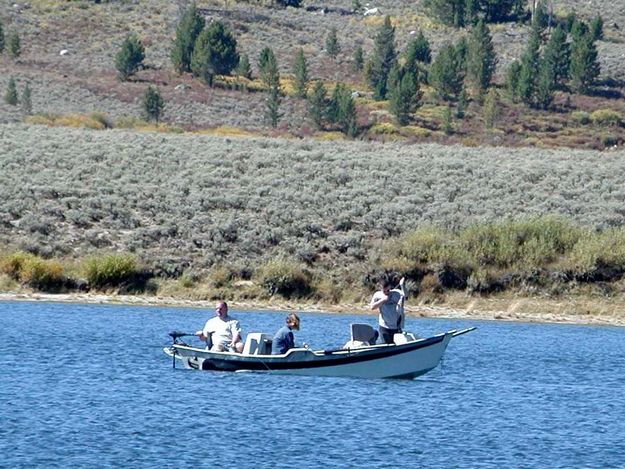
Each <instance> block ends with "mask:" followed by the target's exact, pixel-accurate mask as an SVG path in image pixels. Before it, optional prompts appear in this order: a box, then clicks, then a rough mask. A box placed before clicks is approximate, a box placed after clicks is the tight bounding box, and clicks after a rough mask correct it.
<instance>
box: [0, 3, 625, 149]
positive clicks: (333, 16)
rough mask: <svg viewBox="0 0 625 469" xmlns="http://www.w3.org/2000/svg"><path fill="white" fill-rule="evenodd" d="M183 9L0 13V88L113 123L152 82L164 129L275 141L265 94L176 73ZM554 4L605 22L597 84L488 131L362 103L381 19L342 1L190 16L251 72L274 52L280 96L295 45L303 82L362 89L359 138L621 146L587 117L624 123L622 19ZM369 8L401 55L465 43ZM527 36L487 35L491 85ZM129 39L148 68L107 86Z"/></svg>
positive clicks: (406, 16)
mask: <svg viewBox="0 0 625 469" xmlns="http://www.w3.org/2000/svg"><path fill="white" fill-rule="evenodd" d="M185 3H186V2H166V1H164V0H151V1H134V2H117V1H113V2H110V3H102V4H95V3H93V2H88V1H72V2H67V1H53V0H47V1H33V2H29V3H23V4H22V3H13V4H9V3H5V4H4V5H3V6H2V10H0V20H1V21H2V22H3V24H4V25H5V30H6V31H7V34H8V33H9V32H11V31H19V33H20V35H21V38H22V49H23V53H22V55H21V56H20V58H19V59H18V60H17V61H15V62H14V61H11V60H10V59H8V58H7V57H6V55H5V56H3V57H2V59H0V72H1V73H0V90H4V89H5V88H6V84H7V81H8V79H9V77H10V76H13V77H15V79H16V80H17V82H18V88H22V87H23V86H24V84H25V83H26V82H29V83H30V86H31V88H32V90H33V97H32V100H33V112H34V113H38V114H52V115H67V114H76V113H78V114H91V113H93V112H98V113H101V114H104V115H106V116H107V117H108V118H109V120H110V121H111V122H115V121H117V120H118V119H120V118H122V117H123V116H128V115H131V116H136V115H138V114H139V101H140V96H141V94H142V93H143V91H144V90H145V88H146V86H147V84H153V85H157V86H159V88H160V89H161V91H162V93H163V96H164V98H165V101H166V103H167V105H166V111H165V121H166V122H167V123H169V124H171V125H174V126H178V127H182V128H185V129H205V128H222V129H221V132H225V133H232V130H229V129H230V128H237V129H245V130H246V131H249V132H253V133H256V134H271V135H275V133H276V132H274V131H270V130H269V129H268V127H267V126H266V124H265V122H264V119H263V117H264V101H265V93H262V92H249V91H240V90H232V89H228V88H229V87H230V85H228V84H224V83H222V85H219V86H218V87H216V88H208V87H206V86H205V85H202V84H200V83H199V82H198V81H197V80H193V79H192V78H191V77H190V76H188V75H183V76H180V75H177V74H176V73H174V72H173V69H172V66H171V63H170V60H169V51H170V47H171V42H172V39H173V37H174V31H175V26H176V24H177V20H178V18H179V16H180V12H181V11H182V9H183V6H184V4H185ZM553 3H554V14H555V15H556V16H558V17H560V18H563V17H565V16H566V14H567V13H569V12H570V11H572V10H575V11H576V12H577V13H578V15H579V16H580V17H581V18H583V19H585V20H587V21H588V20H590V18H592V17H593V16H594V15H596V14H597V13H600V14H601V15H603V18H604V19H605V39H604V40H602V41H599V43H598V49H599V58H600V62H601V68H602V74H601V83H600V86H599V87H598V88H597V92H596V93H595V94H594V95H592V96H580V95H570V94H568V93H563V92H559V93H558V94H557V95H556V101H555V106H554V109H553V111H554V112H546V111H536V110H528V109H527V108H525V107H523V106H521V105H519V104H515V103H513V102H511V101H509V100H506V99H504V100H503V102H502V104H501V106H502V112H503V115H502V117H501V119H499V120H498V122H497V124H496V126H495V128H494V129H486V128H485V126H484V119H483V110H482V107H481V106H480V105H479V104H478V103H471V104H470V105H469V108H468V111H467V114H466V117H465V118H463V119H455V120H454V122H453V125H452V132H451V133H446V132H444V129H443V127H444V126H443V119H444V118H443V111H444V108H445V106H441V104H440V102H438V101H437V100H436V98H435V96H434V93H433V91H432V90H431V89H429V88H426V89H425V99H424V105H423V107H422V108H421V109H420V110H419V111H418V112H417V114H416V119H415V122H414V123H413V124H412V125H411V126H408V127H405V128H399V127H397V126H396V125H394V124H393V119H392V117H391V116H390V115H389V113H388V112H387V111H386V110H385V105H384V104H383V103H376V102H374V101H372V100H371V99H370V97H369V90H368V89H367V86H366V84H365V83H364V82H363V78H362V76H361V75H360V74H357V73H355V72H354V71H353V70H352V66H351V57H352V53H353V51H354V49H355V47H356V46H357V45H362V47H363V49H364V51H365V54H369V53H371V51H372V49H373V39H372V38H373V36H374V35H375V31H376V29H377V27H378V26H379V24H380V22H381V21H382V16H367V17H365V16H364V15H363V14H362V13H361V12H360V13H356V12H353V11H352V2H351V0H342V1H333V2H314V1H309V2H304V8H299V9H294V8H287V9H281V8H277V7H271V6H270V5H269V2H249V3H248V2H237V1H232V0H231V1H223V2H222V1H199V2H198V6H199V7H200V9H201V11H202V13H203V14H204V16H205V17H206V18H207V20H211V19H219V20H221V21H224V22H225V23H226V24H228V25H229V26H230V27H231V28H232V30H233V31H234V33H235V35H236V37H237V40H238V42H239V49H240V51H241V52H244V53H247V54H248V55H249V57H250V60H251V62H252V66H253V68H255V67H256V61H257V57H258V55H259V52H260V50H261V49H262V47H264V46H266V45H271V47H272V48H273V49H274V50H275V52H276V55H277V58H278V61H279V64H280V68H281V72H282V74H283V76H284V78H285V81H284V82H283V90H284V91H285V92H288V75H289V74H290V73H291V72H292V70H291V67H292V63H293V61H294V58H295V53H296V51H297V50H298V49H299V48H300V47H301V48H302V49H303V50H304V53H305V55H306V57H307V60H308V63H309V69H310V76H311V78H315V79H321V80H323V81H324V82H325V83H326V84H327V85H328V86H329V87H332V86H333V84H334V83H335V82H336V81H342V82H346V83H347V84H349V85H350V86H351V88H352V89H354V90H357V91H359V92H360V93H361V95H362V96H363V97H362V98H360V99H359V100H358V102H357V105H358V114H359V125H360V126H361V130H362V134H361V138H363V139H378V140H380V139H382V140H389V139H390V140H401V141H409V142H414V141H420V142H431V141H436V142H443V143H460V144H464V145H479V144H495V145H514V146H518V145H523V146H539V147H553V146H567V147H583V148H597V149H602V148H605V147H611V146H613V145H614V144H619V142H622V141H623V140H624V138H625V132H624V130H623V127H621V126H619V125H616V126H614V125H609V124H605V123H602V121H601V120H600V119H594V120H593V119H591V118H590V116H588V115H589V114H591V113H592V112H594V111H597V110H609V111H613V112H616V113H618V114H619V115H620V116H621V118H622V117H623V116H625V104H624V101H623V99H622V92H623V80H624V79H625V71H624V69H623V67H622V56H623V54H624V53H625V33H624V32H623V31H624V29H623V28H624V27H625V12H623V11H622V8H620V7H618V6H616V7H615V6H614V5H613V4H612V3H610V2H607V1H599V2H594V3H593V4H592V5H590V4H588V3H587V2H583V1H573V2H564V1H556V2H553ZM371 6H373V4H372V5H371ZM375 6H377V7H378V8H379V11H380V12H381V14H383V15H390V16H391V18H392V21H393V24H394V26H395V27H396V40H397V46H398V49H399V50H402V49H403V47H404V46H405V45H406V43H407V42H408V41H409V40H410V38H411V37H412V34H413V33H414V32H415V31H417V30H422V31H423V32H424V34H425V35H426V37H427V38H428V40H429V41H430V43H431V45H432V49H433V54H436V53H437V51H438V50H439V49H440V47H441V46H442V45H443V44H444V43H445V42H446V41H449V40H452V39H453V40H455V39H458V38H459V37H460V36H461V35H464V34H466V31H464V30H456V29H451V28H448V27H445V26H442V25H440V24H438V23H436V22H434V21H433V20H432V19H431V18H430V17H429V16H428V13H427V11H426V10H425V9H424V7H423V5H422V2H420V1H417V2H409V3H406V2H399V1H389V0H386V1H378V2H375ZM324 12H325V13H324ZM333 27H335V28H337V29H338V31H339V38H338V39H339V43H340V45H341V48H342V50H341V53H340V54H339V56H338V58H337V59H336V60H334V59H332V58H330V57H328V56H327V54H326V53H325V52H324V50H323V48H324V41H325V37H326V35H327V33H328V31H329V30H330V29H331V28H333ZM528 30H529V28H528V27H527V26H524V25H517V24H513V23H505V24H496V25H492V26H491V33H492V35H493V40H494V43H495V47H496V51H497V54H498V57H499V65H498V77H499V78H498V81H499V82H500V83H501V82H502V80H503V75H504V73H505V70H506V68H507V66H508V65H509V64H510V62H511V61H512V60H514V59H518V58H519V57H520V55H521V53H522V51H523V50H524V47H525V43H526V40H527V37H528ZM129 32H135V33H137V34H138V36H139V37H140V39H141V40H142V42H143V43H144V44H145V45H146V61H145V63H146V69H145V70H143V71H141V72H140V73H139V74H138V76H137V77H136V78H135V79H134V80H133V81H131V82H126V83H120V82H118V81H117V79H116V72H115V68H114V65H113V63H114V56H115V54H116V53H117V51H118V50H119V47H120V44H121V42H122V40H123V38H124V37H125V36H126V34H128V33H129ZM61 50H67V52H68V53H67V55H62V56H61V55H59V54H60V51H61ZM181 85H182V86H181ZM281 111H282V113H283V114H284V116H285V117H284V118H283V119H282V121H281V123H280V125H279V127H278V131H277V133H278V134H279V135H286V134H293V135H297V136H310V135H314V134H315V133H316V131H315V130H314V128H313V127H312V125H311V124H310V122H309V121H308V119H307V117H306V105H305V103H304V102H303V101H302V100H298V99H296V98H294V97H291V96H286V97H285V99H284V100H283V103H282V108H281ZM580 113H581V114H580ZM587 114H588V115H587ZM23 117H24V116H23V115H22V114H21V112H20V111H19V109H18V108H15V107H12V106H7V105H6V104H4V103H1V104H0V122H9V121H13V122H14V121H20V120H22V119H23ZM223 127H227V128H228V129H225V130H224V129H223ZM218 131H219V130H218ZM322 136H323V135H322Z"/></svg>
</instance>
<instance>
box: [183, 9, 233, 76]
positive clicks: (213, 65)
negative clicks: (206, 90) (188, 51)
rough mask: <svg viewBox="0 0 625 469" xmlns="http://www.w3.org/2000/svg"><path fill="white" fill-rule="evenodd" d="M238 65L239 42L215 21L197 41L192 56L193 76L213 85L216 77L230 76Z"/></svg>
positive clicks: (219, 22) (204, 30)
mask: <svg viewBox="0 0 625 469" xmlns="http://www.w3.org/2000/svg"><path fill="white" fill-rule="evenodd" d="M238 64H239V53H238V52H237V40H236V39H235V38H234V36H233V34H232V33H231V32H230V30H229V29H228V28H227V27H226V26H225V25H224V24H223V23H222V22H221V21H213V22H212V23H211V24H210V25H209V26H208V27H206V28H204V29H203V30H202V31H201V32H200V34H199V35H198V37H197V39H196V40H195V45H194V46H193V53H192V55H191V70H192V71H193V75H194V76H196V77H200V78H201V79H202V80H203V81H204V82H205V83H206V84H207V85H212V84H213V78H214V76H215V75H228V74H229V73H230V72H231V71H232V70H234V68H235V67H236V66H237V65H238Z"/></svg>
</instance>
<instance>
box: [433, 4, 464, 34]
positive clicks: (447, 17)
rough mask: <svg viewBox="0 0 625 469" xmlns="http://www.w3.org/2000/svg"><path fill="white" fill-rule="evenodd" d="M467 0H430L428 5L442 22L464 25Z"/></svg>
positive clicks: (456, 25) (457, 25)
mask: <svg viewBox="0 0 625 469" xmlns="http://www.w3.org/2000/svg"><path fill="white" fill-rule="evenodd" d="M465 1H466V0H429V1H427V2H426V6H427V7H429V9H430V12H431V13H432V15H434V16H435V17H436V18H438V20H439V21H441V22H442V23H444V24H446V25H449V26H455V27H458V28H459V27H462V26H464V18H465V11H464V8H465Z"/></svg>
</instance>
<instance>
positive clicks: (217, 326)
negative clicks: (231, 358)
mask: <svg viewBox="0 0 625 469" xmlns="http://www.w3.org/2000/svg"><path fill="white" fill-rule="evenodd" d="M195 335H197V336H198V337H199V338H200V340H204V341H206V343H207V344H212V346H211V350H212V351H217V352H223V351H224V350H228V349H232V350H234V351H235V352H238V353H241V352H243V342H242V341H241V326H240V325H239V321H237V320H236V319H234V318H233V317H231V316H228V303H226V302H225V301H220V302H219V303H217V306H216V307H215V317H213V318H211V319H209V320H208V321H206V324H205V325H204V329H202V330H201V331H197V332H196V333H195Z"/></svg>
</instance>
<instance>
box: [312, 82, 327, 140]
mask: <svg viewBox="0 0 625 469" xmlns="http://www.w3.org/2000/svg"><path fill="white" fill-rule="evenodd" d="M326 114H327V110H326V89H325V87H324V86H323V83H321V81H316V82H315V86H314V87H313V90H312V93H311V94H310V97H309V98H308V115H309V116H310V119H311V120H312V121H313V123H314V124H315V126H316V127H317V128H318V129H321V128H323V119H324V117H325V116H326Z"/></svg>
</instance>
